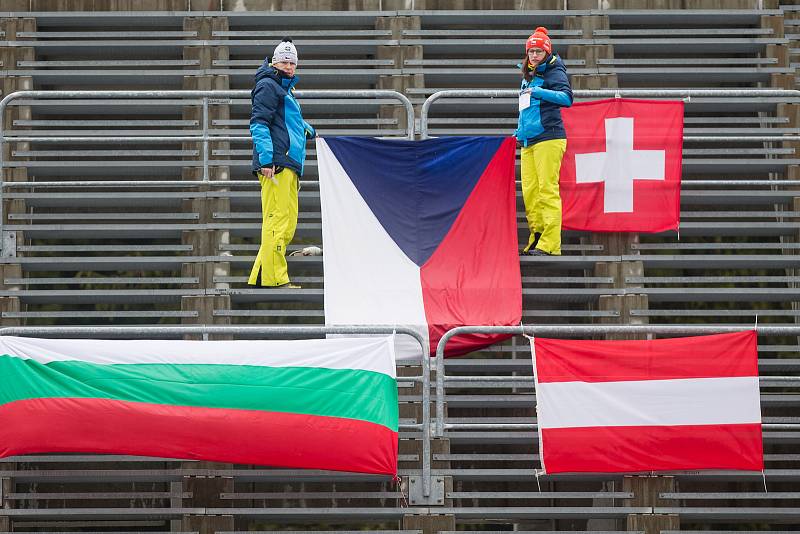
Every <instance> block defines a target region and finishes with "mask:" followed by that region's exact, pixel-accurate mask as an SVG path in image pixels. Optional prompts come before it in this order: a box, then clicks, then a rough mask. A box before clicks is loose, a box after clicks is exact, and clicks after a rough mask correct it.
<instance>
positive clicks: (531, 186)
mask: <svg viewBox="0 0 800 534" xmlns="http://www.w3.org/2000/svg"><path fill="white" fill-rule="evenodd" d="M566 150H567V140H566V139H551V140H549V141H541V142H539V143H536V144H535V145H531V146H528V147H525V148H523V149H522V198H523V199H524V200H525V217H526V218H527V219H528V228H529V229H530V231H531V235H530V237H529V238H528V245H527V246H526V247H525V252H527V251H528V249H530V248H531V246H532V245H533V241H534V239H535V237H534V233H537V234H541V236H540V237H539V242H538V243H537V244H536V248H538V249H539V250H541V251H543V252H547V253H548V254H553V255H556V256H557V255H560V254H561V195H560V193H559V190H558V174H559V172H560V171H561V159H562V158H563V157H564V152H565V151H566Z"/></svg>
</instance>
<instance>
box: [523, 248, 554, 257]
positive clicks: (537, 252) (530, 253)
mask: <svg viewBox="0 0 800 534" xmlns="http://www.w3.org/2000/svg"><path fill="white" fill-rule="evenodd" d="M528 256H552V254H549V253H547V252H545V251H544V250H540V249H538V248H532V249H531V250H529V251H528Z"/></svg>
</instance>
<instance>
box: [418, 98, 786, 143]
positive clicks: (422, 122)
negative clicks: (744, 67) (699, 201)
mask: <svg viewBox="0 0 800 534" xmlns="http://www.w3.org/2000/svg"><path fill="white" fill-rule="evenodd" d="M572 94H573V96H574V97H575V98H623V97H630V98H679V99H691V98H702V97H722V98H752V97H773V98H791V97H794V98H800V90H793V89H576V90H574V91H572ZM517 96H519V91H518V90H516V89H497V90H486V89H448V90H445V91H437V92H435V93H433V94H432V95H431V96H429V97H428V98H427V99H426V100H425V102H424V103H423V104H422V110H421V111H420V118H419V130H420V137H421V138H422V139H428V137H429V134H428V116H429V114H430V109H431V106H432V105H433V103H434V102H436V101H437V100H441V99H443V98H488V99H493V98H516V97H517ZM510 134H511V132H509V135H510ZM683 140H684V142H708V143H727V142H733V143H740V142H768V141H800V135H782V136H778V135H762V136H758V135H753V136H684V138H683Z"/></svg>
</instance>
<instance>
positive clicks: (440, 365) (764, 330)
mask: <svg viewBox="0 0 800 534" xmlns="http://www.w3.org/2000/svg"><path fill="white" fill-rule="evenodd" d="M753 329H755V330H756V331H757V333H758V334H760V335H772V336H780V335H783V336H798V335H800V326H754V327H753ZM742 330H746V328H743V327H741V326H711V325H696V326H671V325H541V326H461V327H458V328H453V329H451V330H448V331H447V332H445V334H444V335H443V336H442V338H441V339H440V340H439V344H438V345H437V346H436V356H435V357H436V361H435V365H434V369H435V371H436V396H435V397H436V400H435V403H436V414H435V417H434V420H435V429H434V431H433V433H432V434H433V436H434V437H439V438H441V437H443V436H444V431H445V429H460V430H467V429H478V428H479V429H481V430H511V429H534V428H536V426H535V425H534V424H533V423H451V424H448V423H447V420H446V419H447V416H446V414H445V409H444V403H445V396H444V390H445V384H446V383H448V381H449V382H451V383H454V384H457V383H458V382H459V381H464V380H467V379H469V380H470V381H473V382H477V383H480V384H482V385H485V384H486V383H489V382H495V383H497V382H503V383H507V384H508V386H509V387H513V386H515V385H516V386H529V387H533V386H534V383H533V378H532V377H510V376H480V377H449V378H448V377H447V375H446V374H445V365H444V351H445V347H446V346H447V342H448V341H449V340H450V339H451V338H453V337H454V336H457V335H459V334H512V335H525V336H537V335H550V336H557V337H560V336H570V337H572V336H596V335H606V334H616V335H650V334H656V335H659V334H660V335H690V336H692V335H709V334H725V333H732V332H741V331H742ZM761 381H762V383H763V382H780V383H782V384H787V385H800V377H798V376H783V377H779V376H769V377H762V380H761ZM762 427H763V428H764V429H766V430H800V424H763V425H762Z"/></svg>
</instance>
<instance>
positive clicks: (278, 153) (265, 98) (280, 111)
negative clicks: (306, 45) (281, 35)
mask: <svg viewBox="0 0 800 534" xmlns="http://www.w3.org/2000/svg"><path fill="white" fill-rule="evenodd" d="M296 68H297V48H295V46H294V44H293V43H292V40H291V39H284V40H283V41H282V42H281V43H280V44H279V45H278V46H277V47H275V51H274V52H273V54H272V62H271V63H270V62H269V61H268V60H264V64H263V65H261V67H260V68H259V69H258V71H257V72H256V77H255V83H256V85H255V87H254V88H253V90H252V92H251V99H252V102H253V111H252V114H251V115H250V134H251V135H252V137H253V174H255V175H256V176H258V181H259V182H260V183H261V212H262V216H263V221H262V223H261V247H260V248H259V249H258V256H256V261H255V263H254V264H253V269H252V271H251V272H250V278H249V280H248V281H247V283H248V284H250V285H261V286H265V287H287V288H293V289H294V288H299V287H300V286H297V285H293V284H290V283H289V271H288V267H287V265H286V247H287V245H288V244H289V243H291V241H292V238H293V237H294V232H295V229H297V212H298V208H297V194H298V190H299V176H302V174H303V165H304V163H305V160H306V139H312V138H314V137H315V135H316V132H315V131H314V128H312V127H311V125H310V124H308V123H307V122H306V121H304V120H303V115H302V114H301V112H300V104H298V103H297V100H295V98H294V96H293V95H292V91H293V90H294V85H295V84H296V83H297V76H295V75H294V72H295V69H296Z"/></svg>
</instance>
